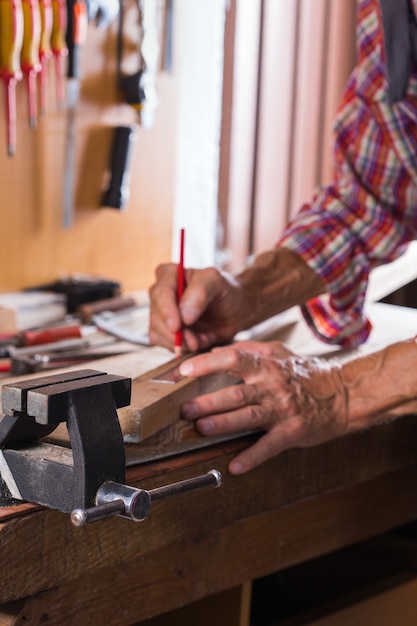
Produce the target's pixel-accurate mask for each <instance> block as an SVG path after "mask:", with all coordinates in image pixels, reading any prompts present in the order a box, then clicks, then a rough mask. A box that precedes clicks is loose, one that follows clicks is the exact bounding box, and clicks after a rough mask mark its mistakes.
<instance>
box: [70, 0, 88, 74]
mask: <svg viewBox="0 0 417 626" xmlns="http://www.w3.org/2000/svg"><path fill="white" fill-rule="evenodd" d="M66 2H67V30H66V34H65V40H66V44H67V48H68V65H67V78H80V76H81V67H80V58H81V48H82V46H83V45H84V44H85V42H86V39H87V27H88V13H87V4H86V2H85V0H66Z"/></svg>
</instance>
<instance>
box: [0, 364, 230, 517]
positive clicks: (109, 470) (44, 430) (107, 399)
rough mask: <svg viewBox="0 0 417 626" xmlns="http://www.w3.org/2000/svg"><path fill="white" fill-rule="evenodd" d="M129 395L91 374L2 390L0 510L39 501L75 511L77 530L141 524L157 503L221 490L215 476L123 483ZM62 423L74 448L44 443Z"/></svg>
mask: <svg viewBox="0 0 417 626" xmlns="http://www.w3.org/2000/svg"><path fill="white" fill-rule="evenodd" d="M130 396H131V379H130V378H124V377H122V376H116V375H113V374H106V373H103V372H99V371H96V370H89V369H88V370H79V371H76V372H69V373H61V374H55V375H51V376H43V377H41V378H32V379H29V380H22V381H20V382H16V383H11V384H5V385H3V387H2V406H3V413H4V415H3V416H0V505H6V506H7V505H10V504H12V503H14V502H16V501H22V500H23V501H28V502H34V503H37V504H41V505H43V506H46V507H49V508H51V509H56V510H59V511H63V512H67V513H71V521H72V523H73V524H74V525H75V526H83V525H85V524H86V523H87V522H90V521H96V520H99V519H105V518H108V517H113V516H115V515H120V516H122V517H126V518H128V519H131V520H134V521H141V520H143V519H145V518H146V517H147V515H148V514H149V511H150V506H151V502H153V501H156V500H160V499H162V498H166V497H169V496H172V495H176V494H181V493H186V492H191V491H195V490H196V489H201V488H203V487H209V486H213V487H217V486H219V485H220V484H221V474H220V473H219V472H218V471H217V470H211V471H210V472H208V473H207V474H203V475H201V476H196V477H193V478H190V479H187V480H183V481H180V482H177V483H173V484H171V485H166V486H163V487H159V488H156V489H151V490H145V489H137V488H135V487H131V486H129V485H126V484H125V480H126V457H125V447H124V441H123V435H122V431H121V428H120V423H119V419H118V415H117V409H118V408H121V407H123V406H127V405H128V404H129V403H130ZM62 422H65V423H66V425H67V429H68V434H69V441H70V446H71V447H70V448H68V447H65V446H61V445H57V444H56V443H49V442H48V441H46V440H45V439H44V438H45V437H47V436H48V435H50V434H51V433H52V432H53V431H54V430H55V428H56V427H57V426H58V425H59V424H60V423H62Z"/></svg>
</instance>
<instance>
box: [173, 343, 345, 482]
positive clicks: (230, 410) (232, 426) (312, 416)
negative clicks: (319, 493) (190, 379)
mask: <svg viewBox="0 0 417 626" xmlns="http://www.w3.org/2000/svg"><path fill="white" fill-rule="evenodd" d="M180 372H181V374H183V375H186V376H203V375H206V374H213V373H216V372H228V373H230V374H232V375H234V376H236V377H238V378H239V379H241V380H243V383H242V384H238V385H234V386H232V387H227V388H225V389H221V390H219V391H215V392H212V393H209V394H206V395H203V396H200V397H198V398H195V399H193V400H191V401H189V402H186V403H185V404H184V405H183V407H182V413H183V416H184V417H185V418H186V419H191V420H197V422H196V426H197V428H198V430H199V431H200V432H201V433H202V434H205V435H218V434H223V433H232V432H239V431H244V430H247V429H262V430H263V431H265V434H264V435H262V436H261V437H260V438H259V439H258V440H257V442H256V443H255V444H254V445H252V446H251V447H250V448H248V449H247V450H245V451H243V452H242V453H240V454H239V455H238V456H237V457H236V458H235V459H233V460H232V461H231V463H230V465H229V471H230V472H231V473H232V474H241V473H243V472H247V471H248V470H250V469H252V468H254V467H256V466H257V465H259V464H260V463H262V462H263V461H266V460H267V459H269V458H271V457H273V456H275V455H277V454H279V453H280V452H282V451H283V450H285V449H287V448H293V447H307V446H313V445H316V444H319V443H322V442H324V441H327V440H329V439H333V438H335V437H338V436H340V435H343V434H345V433H346V432H347V429H348V424H347V421H348V418H347V400H346V393H345V389H344V386H343V384H342V380H341V377H340V368H339V366H338V365H337V364H333V365H330V364H329V363H328V362H327V361H325V360H320V359H317V358H308V357H300V356H297V355H295V354H293V353H292V352H290V351H289V350H288V349H286V348H285V347H284V346H283V344H281V343H280V342H269V343H259V342H249V341H245V342H237V343H235V344H234V345H231V346H227V347H222V348H216V349H214V350H212V351H211V352H210V353H207V354H200V355H198V356H195V357H193V358H190V359H188V360H187V361H185V362H183V363H182V364H181V366H180Z"/></svg>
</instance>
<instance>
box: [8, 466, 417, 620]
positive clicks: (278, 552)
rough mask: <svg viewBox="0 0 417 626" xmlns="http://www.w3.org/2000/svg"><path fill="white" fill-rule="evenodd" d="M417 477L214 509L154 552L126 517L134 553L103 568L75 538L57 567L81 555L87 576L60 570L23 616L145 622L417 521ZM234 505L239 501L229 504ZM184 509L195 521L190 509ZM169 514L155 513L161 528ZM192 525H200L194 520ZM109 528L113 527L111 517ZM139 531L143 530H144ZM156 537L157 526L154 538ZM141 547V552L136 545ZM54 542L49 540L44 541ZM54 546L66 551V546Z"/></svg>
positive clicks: (404, 473) (412, 471)
mask: <svg viewBox="0 0 417 626" xmlns="http://www.w3.org/2000/svg"><path fill="white" fill-rule="evenodd" d="M416 479H417V467H416V466H414V467H413V468H408V469H403V470H400V471H398V472H396V473H393V474H390V475H388V476H382V477H378V478H375V479H374V480H371V481H369V482H365V483H361V484H358V485H356V486H351V487H349V488H346V489H344V490H340V491H332V492H328V493H325V494H321V495H320V496H318V497H316V498H307V499H304V500H302V501H299V502H297V503H294V504H293V505H291V506H288V507H284V508H281V509H270V508H267V507H266V508H265V509H264V510H263V511H261V510H258V514H253V515H246V516H244V515H243V516H242V517H241V519H235V520H234V521H230V523H228V524H217V523H216V520H215V518H216V514H217V511H218V509H216V510H214V511H213V508H211V515H212V517H211V519H212V520H214V523H213V524H211V525H210V524H208V525H204V526H205V528H204V529H202V528H201V527H200V528H195V527H194V530H192V532H190V533H185V534H184V535H183V536H182V538H181V539H180V540H179V541H178V542H174V543H169V544H168V545H166V546H162V547H160V548H156V549H154V548H155V547H156V546H155V545H153V542H152V543H151V545H150V544H148V548H149V550H146V549H145V550H144V546H145V548H146V544H147V542H146V539H145V537H146V534H147V533H145V535H144V536H142V537H141V538H138V539H137V541H136V542H135V545H133V544H132V543H131V541H130V538H131V536H132V531H131V530H129V528H130V527H129V522H126V524H127V525H128V526H127V528H128V531H127V533H126V532H125V528H126V526H125V525H123V527H122V530H120V528H119V529H118V530H115V532H114V533H113V534H114V536H115V537H116V539H117V543H118V544H119V547H120V546H121V545H122V542H123V541H124V542H125V543H128V545H126V549H125V552H124V554H122V553H121V552H118V553H116V554H115V555H114V559H113V560H112V561H110V562H109V561H108V560H107V559H106V558H105V561H104V562H102V563H101V564H100V561H99V560H98V561H97V562H96V564H95V567H94V576H92V575H91V572H86V570H85V569H84V567H83V566H82V564H81V563H80V562H79V560H78V559H77V558H76V559H75V562H73V561H74V557H76V554H75V553H74V552H73V551H72V549H71V548H72V546H71V544H68V546H67V550H64V552H62V553H60V554H61V557H60V558H59V559H58V558H56V559H55V560H56V563H55V568H54V569H56V567H57V565H59V564H61V566H62V567H61V569H62V570H63V572H64V567H63V566H64V565H67V566H69V567H70V568H73V567H74V566H76V565H77V563H78V570H77V571H78V572H80V571H82V572H83V574H82V575H81V576H79V577H78V578H74V579H73V580H72V581H68V580H67V582H66V583H65V582H64V580H63V576H61V577H60V584H59V585H57V580H58V579H57V578H55V579H54V580H53V581H52V580H51V582H50V587H49V591H46V592H45V593H42V594H39V595H37V596H33V597H31V598H27V599H26V600H25V602H24V607H23V609H22V611H21V613H20V620H21V621H20V622H18V623H23V622H24V623H30V624H38V623H41V617H42V615H43V616H48V619H49V623H52V624H60V625H62V626H65V625H66V624H68V625H69V624H73V623H75V621H76V620H78V621H79V622H82V623H105V624H107V625H108V626H112V625H114V626H116V625H117V626H124V625H126V626H127V625H128V624H132V623H133V622H140V621H142V620H144V619H147V618H150V617H152V616H155V615H159V614H161V613H164V612H166V611H170V610H172V609H175V608H178V607H181V606H184V605H186V604H188V603H190V602H193V601H196V600H198V599H200V598H202V597H206V596H209V595H212V594H214V593H218V592H220V591H222V590H224V589H228V588H232V587H234V586H236V585H239V584H242V583H243V582H244V581H245V580H247V579H249V578H254V577H259V576H263V575H266V574H268V573H271V572H273V571H279V570H280V569H284V568H286V567H289V566H291V565H294V564H295V563H298V562H301V561H304V560H306V559H310V558H314V557H317V556H319V555H321V554H325V553H327V552H330V551H332V550H335V549H338V548H340V547H343V546H346V545H349V544H351V543H354V542H357V541H361V540H363V539H366V538H367V537H369V536H371V535H373V534H376V533H380V532H384V531H385V530H387V529H389V528H391V527H393V526H396V525H398V524H402V523H404V522H406V521H409V520H410V519H413V518H414V517H415V516H416V515H417V501H416V500H415V498H414V499H413V497H412V495H413V493H414V491H415V482H416ZM240 495H241V494H240V493H239V494H238V497H240ZM211 504H212V503H211ZM231 504H232V501H229V508H230V505H231ZM201 513H202V511H201ZM186 514H188V510H187V511H186ZM164 517H165V516H164ZM180 517H181V521H186V522H187V518H186V517H185V518H184V515H181V516H180ZM161 519H162V518H161V517H159V518H158V521H156V520H155V523H156V525H157V526H159V522H160V521H161ZM177 519H178V518H177V517H176V516H175V517H173V518H171V520H170V524H171V526H177V523H176V520H177ZM50 521H51V520H49V522H50ZM191 521H194V520H191ZM120 523H123V520H120ZM186 525H187V526H188V527H189V530H190V529H192V527H191V525H190V524H189V523H186ZM49 526H50V524H48V527H49ZM100 528H101V529H102V530H103V525H101V526H100ZM83 534H84V535H85V533H83ZM133 534H134V535H138V534H141V533H140V531H139V532H138V529H135V532H133ZM151 535H153V531H152V529H150V528H149V529H148V537H149V538H150V536H151ZM99 537H100V541H99ZM87 541H88V543H87ZM33 543H34V542H32V544H33ZM110 543H111V537H110V536H109V535H108V534H107V533H99V534H97V535H96V534H94V535H93V536H89V538H88V539H87V537H86V536H84V537H83V541H82V544H83V545H84V549H86V546H87V545H88V546H89V547H90V550H92V551H96V550H97V549H99V550H101V552H102V554H103V551H104V552H107V550H108V549H109V547H110ZM139 545H141V546H142V549H141V554H138V553H136V552H135V550H134V547H135V546H139ZM53 546H54V544H51V543H50V542H49V541H48V542H47V544H46V545H44V549H48V548H51V547H53ZM55 551H56V552H55ZM54 552H55V555H56V554H58V548H57V547H56V546H55V550H54ZM25 556H26V555H25ZM103 556H104V557H105V556H106V555H105V554H103ZM124 556H125V557H126V560H125V561H124V560H123V557H124ZM62 561H63V562H62ZM59 562H61V563H59ZM101 565H102V567H101ZM8 569H9V568H8ZM196 572H198V576H196ZM46 573H47V572H44V575H45V574H46ZM50 573H51V574H52V572H50ZM5 575H6V572H5ZM0 615H1V613H0ZM216 623H217V622H216Z"/></svg>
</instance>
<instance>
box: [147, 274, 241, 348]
mask: <svg viewBox="0 0 417 626" xmlns="http://www.w3.org/2000/svg"><path fill="white" fill-rule="evenodd" d="M177 269H178V266H177V265H176V264H174V263H167V264H165V265H160V266H159V267H158V268H157V270H156V283H155V284H154V285H152V287H151V288H150V291H149V295H150V302H151V309H150V326H149V337H150V342H151V343H152V344H158V345H162V346H165V347H167V348H170V349H172V348H173V346H174V339H175V333H176V331H177V330H178V329H179V328H180V326H181V323H183V324H184V326H185V329H184V348H186V349H188V350H190V351H192V352H196V351H197V350H200V349H204V348H208V347H210V346H212V345H215V344H223V343H226V342H228V341H230V340H231V339H232V338H233V337H234V335H235V334H236V333H237V332H238V331H239V330H241V320H242V317H243V315H244V313H245V312H246V311H247V310H248V307H249V309H250V305H249V304H248V302H247V297H246V296H245V295H244V294H243V288H242V287H241V286H240V285H239V283H238V282H237V281H236V280H235V279H234V278H233V276H231V275H230V274H225V273H223V272H220V271H219V270H217V269H214V268H208V269H202V270H194V269H188V270H186V284H187V287H186V289H185V291H184V293H183V296H182V298H181V302H180V304H179V305H178V302H177V294H176V290H177Z"/></svg>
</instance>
